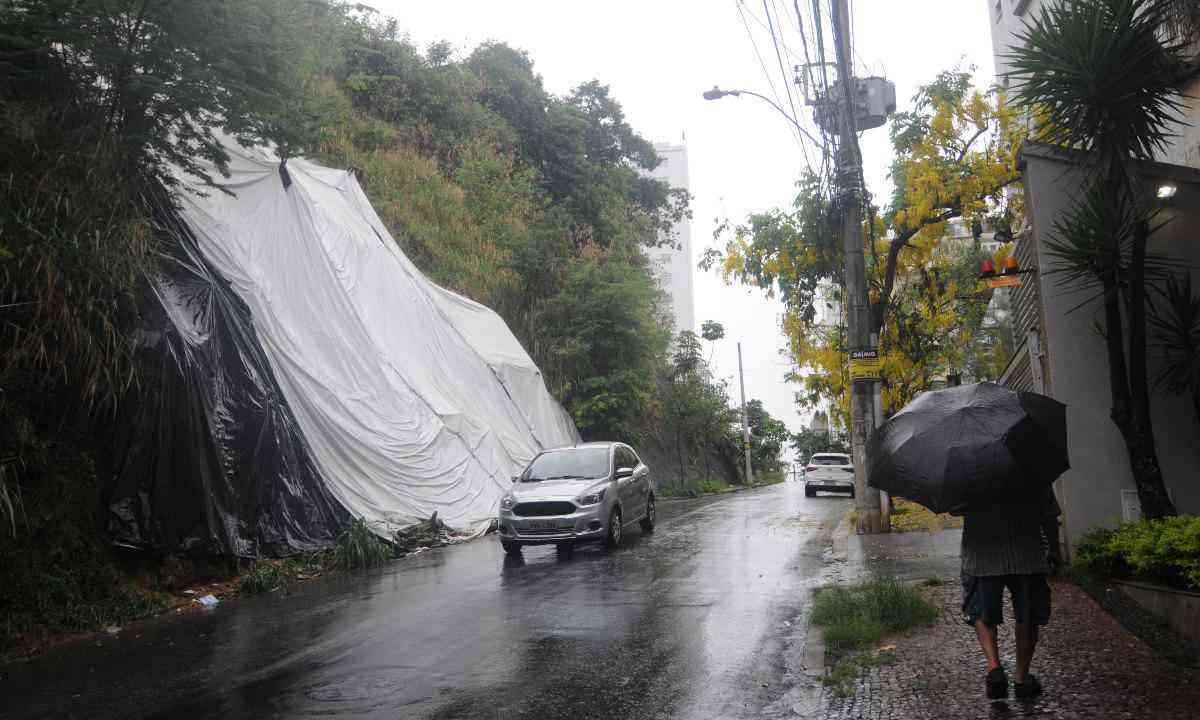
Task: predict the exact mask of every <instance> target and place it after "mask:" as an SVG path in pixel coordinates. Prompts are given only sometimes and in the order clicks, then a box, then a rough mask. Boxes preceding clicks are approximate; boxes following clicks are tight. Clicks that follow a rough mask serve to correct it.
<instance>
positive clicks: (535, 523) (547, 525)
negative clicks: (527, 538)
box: [525, 520, 558, 530]
mask: <svg viewBox="0 0 1200 720" xmlns="http://www.w3.org/2000/svg"><path fill="white" fill-rule="evenodd" d="M525 527H527V528H529V529H530V530H553V529H554V528H556V527H558V525H557V524H556V523H555V522H554V521H553V520H527V521H526V522H525Z"/></svg>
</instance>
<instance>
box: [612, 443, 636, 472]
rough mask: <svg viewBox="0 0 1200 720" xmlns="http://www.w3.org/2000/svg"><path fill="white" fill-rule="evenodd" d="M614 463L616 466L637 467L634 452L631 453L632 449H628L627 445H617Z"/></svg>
mask: <svg viewBox="0 0 1200 720" xmlns="http://www.w3.org/2000/svg"><path fill="white" fill-rule="evenodd" d="M615 465H616V466H617V467H618V468H623V467H627V468H633V467H637V460H636V459H635V456H634V454H633V451H632V450H630V449H629V448H627V447H621V446H617V453H616V461H615Z"/></svg>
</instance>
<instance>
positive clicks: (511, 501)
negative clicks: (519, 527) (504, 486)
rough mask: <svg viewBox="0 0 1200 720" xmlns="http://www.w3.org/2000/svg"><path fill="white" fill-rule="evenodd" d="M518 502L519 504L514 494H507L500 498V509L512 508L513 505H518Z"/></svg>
mask: <svg viewBox="0 0 1200 720" xmlns="http://www.w3.org/2000/svg"><path fill="white" fill-rule="evenodd" d="M516 504H517V499H516V498H515V497H513V496H512V495H505V496H504V497H502V498H500V509H501V510H512V507H513V505H516Z"/></svg>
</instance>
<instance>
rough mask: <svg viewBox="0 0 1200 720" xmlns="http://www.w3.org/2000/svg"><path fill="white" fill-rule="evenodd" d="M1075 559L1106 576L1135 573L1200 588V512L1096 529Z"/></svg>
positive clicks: (1177, 585)
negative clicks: (1111, 528) (1114, 527)
mask: <svg viewBox="0 0 1200 720" xmlns="http://www.w3.org/2000/svg"><path fill="white" fill-rule="evenodd" d="M1075 562H1076V563H1077V564H1078V565H1080V566H1081V567H1083V568H1084V569H1086V570H1088V571H1090V572H1094V573H1097V574H1100V575H1104V576H1130V575H1132V576H1135V577H1140V578H1145V579H1147V580H1152V581H1155V582H1162V583H1166V584H1169V585H1173V586H1176V587H1183V588H1187V589H1191V590H1200V516H1196V515H1178V516H1174V517H1166V518H1162V519H1157V520H1141V521H1139V522H1133V523H1125V524H1123V525H1121V526H1119V527H1118V528H1117V529H1115V530H1105V529H1099V530H1093V531H1091V532H1089V533H1088V534H1086V535H1085V536H1084V537H1083V538H1082V539H1081V540H1080V542H1079V543H1078V545H1077V546H1076V554H1075Z"/></svg>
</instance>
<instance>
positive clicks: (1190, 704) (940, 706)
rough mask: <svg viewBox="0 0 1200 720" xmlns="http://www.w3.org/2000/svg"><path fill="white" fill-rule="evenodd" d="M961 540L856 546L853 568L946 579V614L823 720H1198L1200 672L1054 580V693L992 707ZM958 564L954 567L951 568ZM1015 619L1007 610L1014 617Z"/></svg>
mask: <svg viewBox="0 0 1200 720" xmlns="http://www.w3.org/2000/svg"><path fill="white" fill-rule="evenodd" d="M959 533H960V531H944V532H940V533H932V534H930V533H916V534H912V533H908V534H902V535H895V536H878V537H871V538H865V539H864V538H858V537H851V538H850V541H849V544H848V552H847V555H848V557H847V560H848V562H847V565H848V566H849V568H848V569H850V570H857V571H859V572H871V571H876V572H883V573H886V574H892V575H896V576H898V577H904V578H907V579H910V580H922V579H926V578H930V577H936V578H939V579H940V580H941V581H942V584H941V585H938V586H935V587H923V591H924V592H926V593H927V594H928V596H929V598H930V600H931V601H933V602H934V603H935V604H936V605H937V606H938V607H939V608H940V610H941V614H940V617H939V619H938V621H937V622H936V623H935V624H934V625H933V627H930V628H919V629H916V630H913V631H910V632H909V633H907V634H905V635H903V636H900V637H895V638H889V639H888V640H886V641H885V642H886V643H887V644H894V645H895V651H894V652H895V654H896V662H895V663H894V664H891V665H886V666H883V667H878V668H871V669H869V670H865V671H864V673H863V675H862V676H861V677H860V678H859V681H858V683H857V686H856V688H855V692H854V694H853V695H852V696H850V697H846V698H838V697H833V696H832V694H828V695H827V696H826V698H825V703H824V714H823V715H822V717H824V718H829V719H835V718H836V719H839V720H842V719H847V720H848V719H854V720H858V719H864V720H867V719H869V720H892V719H896V720H901V719H903V720H927V719H928V720H934V719H937V720H950V719H958V718H999V717H1033V716H1036V717H1038V718H1047V719H1060V718H1062V719H1065V718H1079V719H1081V720H1082V719H1084V718H1086V719H1088V720H1108V719H1110V718H1122V719H1124V718H1131V719H1132V718H1137V719H1138V720H1142V719H1144V718H1153V719H1154V720H1173V719H1174V718H1179V719H1180V720H1183V719H1185V718H1186V719H1188V720H1191V719H1193V718H1196V717H1198V712H1200V711H1198V710H1197V708H1200V671H1196V670H1188V669H1183V668H1179V667H1176V666H1175V665H1172V664H1171V663H1170V662H1168V661H1166V660H1164V659H1162V658H1161V657H1160V656H1158V655H1157V654H1155V653H1154V651H1153V650H1151V649H1150V648H1149V647H1148V646H1146V645H1145V644H1144V643H1142V642H1141V641H1140V640H1138V639H1137V638H1136V637H1134V636H1133V635H1131V634H1130V633H1129V632H1127V631H1126V630H1125V629H1124V628H1122V627H1121V626H1120V625H1119V624H1118V623H1117V621H1116V620H1114V619H1113V618H1112V617H1110V616H1109V615H1108V614H1107V613H1105V612H1104V611H1103V610H1102V609H1101V608H1100V607H1099V606H1098V605H1097V604H1096V603H1095V602H1094V601H1093V600H1092V599H1091V598H1090V597H1089V596H1088V595H1087V594H1086V593H1084V592H1083V590H1081V589H1080V588H1078V587H1077V586H1075V585H1073V584H1070V583H1067V582H1064V581H1053V582H1052V585H1053V589H1054V614H1053V617H1052V618H1051V623H1050V625H1049V626H1048V627H1047V628H1046V629H1045V630H1044V632H1043V635H1042V641H1041V643H1040V644H1039V646H1038V651H1037V654H1036V656H1035V658H1034V664H1033V668H1032V669H1033V672H1034V673H1035V674H1037V675H1038V677H1039V678H1040V679H1041V680H1042V682H1043V684H1044V685H1045V687H1046V692H1045V694H1044V695H1043V696H1042V697H1041V698H1039V699H1037V700H1035V701H1030V702H1026V701H1017V700H1015V699H1013V698H1012V697H1011V696H1010V698H1009V699H1008V700H1007V701H988V700H987V699H986V698H985V697H984V694H983V671H984V661H983V656H982V654H981V653H980V651H979V649H978V646H977V644H976V641H975V636H974V633H973V632H972V631H971V630H970V629H969V628H968V627H967V626H966V625H964V624H963V622H962V620H961V615H960V600H961V590H960V585H959V582H958V565H957V552H958V541H959V537H960V534H959ZM952 557H953V560H954V562H951V559H952ZM1008 612H1009V611H1008V610H1006V614H1007V613H1008ZM1000 650H1001V654H1002V656H1003V658H1004V663H1005V665H1006V667H1007V668H1009V671H1010V672H1011V670H1012V668H1013V667H1014V665H1015V657H1014V647H1013V638H1012V625H1011V623H1006V624H1005V626H1004V628H1003V629H1002V631H1001V640H1000Z"/></svg>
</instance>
